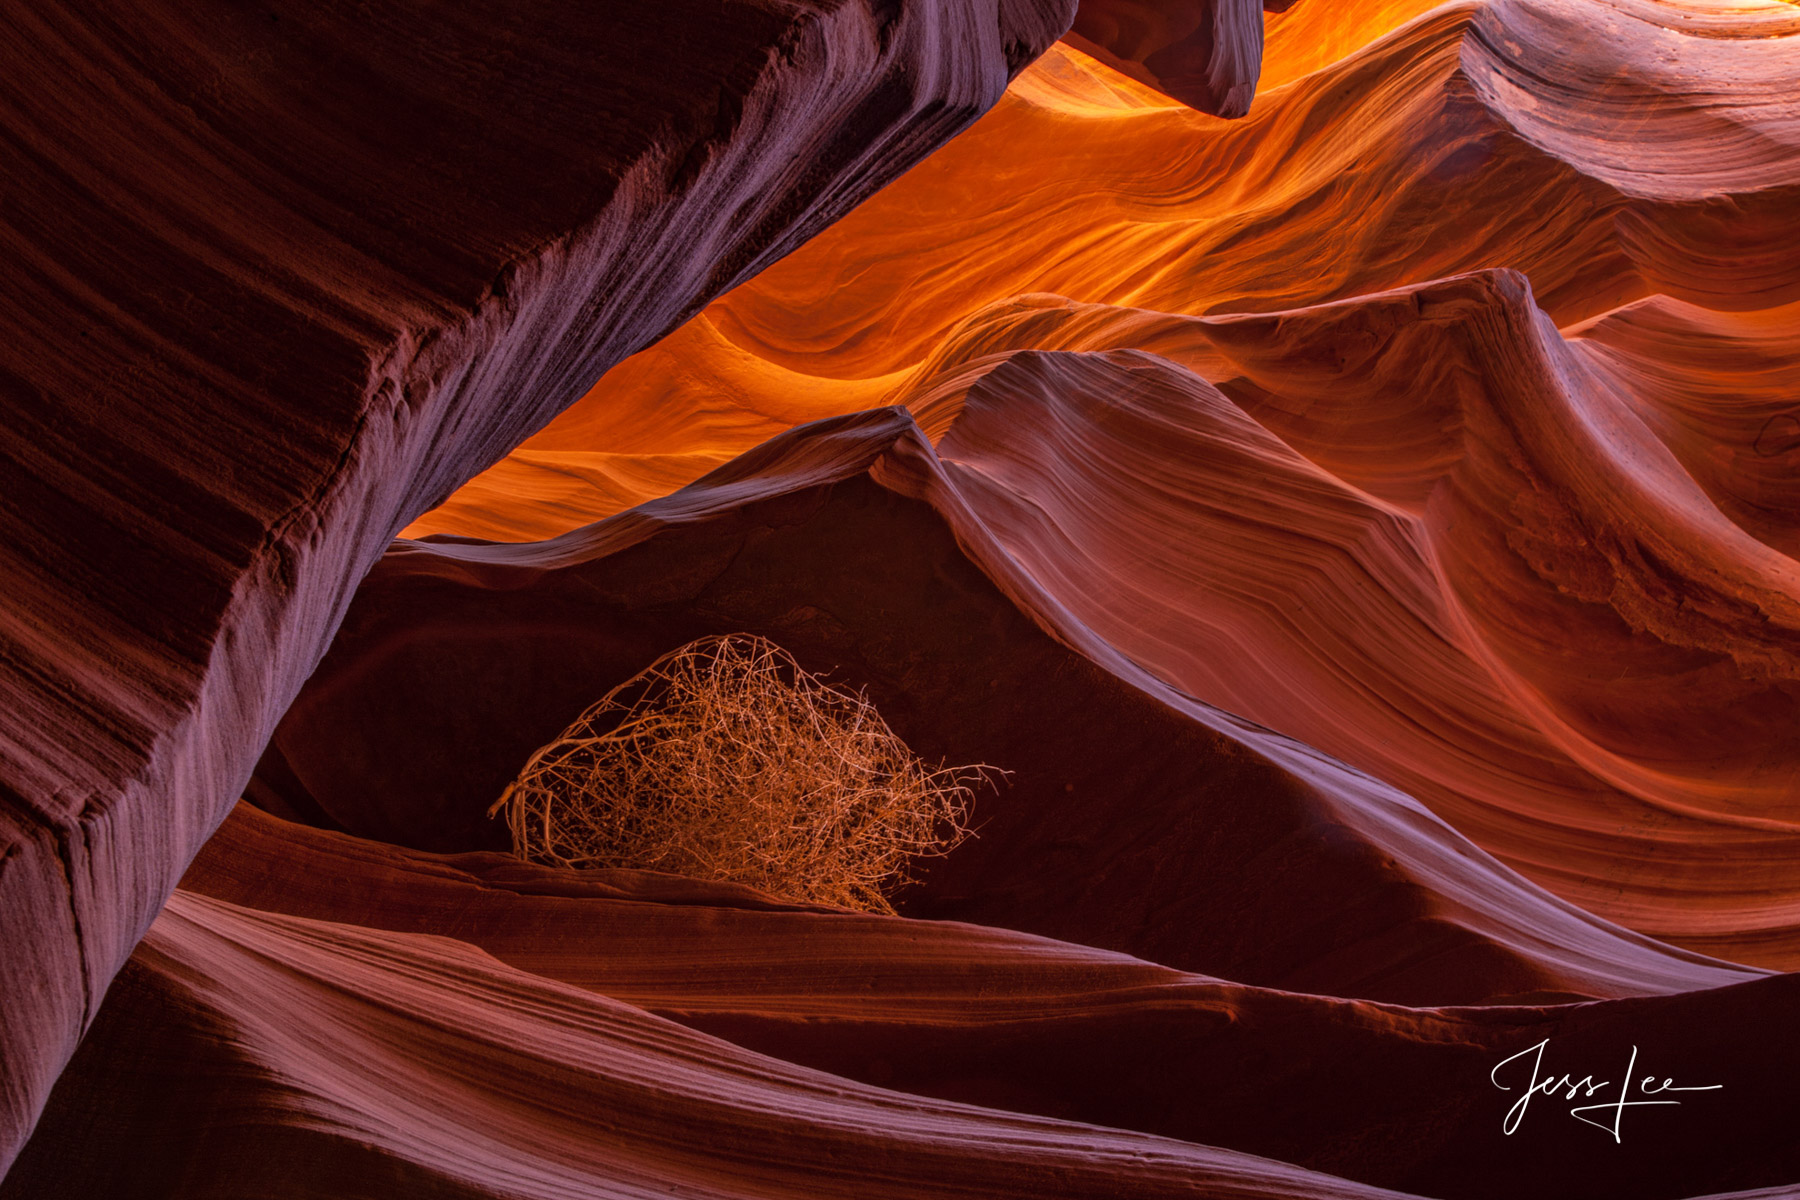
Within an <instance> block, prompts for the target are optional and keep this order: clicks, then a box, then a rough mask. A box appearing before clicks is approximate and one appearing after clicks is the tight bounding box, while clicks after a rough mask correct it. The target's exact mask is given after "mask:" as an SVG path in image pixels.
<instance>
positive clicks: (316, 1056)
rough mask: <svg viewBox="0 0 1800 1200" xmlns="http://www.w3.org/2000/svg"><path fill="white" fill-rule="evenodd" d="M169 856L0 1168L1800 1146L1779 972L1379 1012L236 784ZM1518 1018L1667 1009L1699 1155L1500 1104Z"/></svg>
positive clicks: (1780, 1156)
mask: <svg viewBox="0 0 1800 1200" xmlns="http://www.w3.org/2000/svg"><path fill="white" fill-rule="evenodd" d="M184 887H185V888H186V889H189V890H186V891H183V892H179V893H177V896H176V899H175V900H174V901H173V902H172V903H171V905H170V907H169V909H168V911H167V912H166V913H165V915H164V916H163V917H162V919H160V920H159V921H158V923H157V925H156V926H155V928H154V929H153V930H152V932H151V934H150V936H149V938H148V939H147V940H146V942H145V945H144V947H143V949H142V950H140V951H139V953H138V955H137V956H136V957H135V958H134V961H133V962H132V964H131V965H130V966H129V967H128V968H127V969H126V971H125V972H124V974H123V975H122V976H121V978H120V980H119V983H118V985H117V986H116V988H115V992H114V995H113V996H111V997H109V999H108V1003H107V1006H106V1008H105V1009H104V1011H103V1012H102V1015H101V1018H100V1021H99V1022H98V1024H97V1025H96V1027H95V1030H94V1033H93V1035H92V1036H91V1037H90V1039H89V1041H88V1042H87V1043H86V1044H84V1046H83V1047H82V1050H81V1052H80V1054H79V1055H78V1056H77V1058H76V1061H75V1063H74V1064H73V1065H72V1067H71V1069H70V1072H69V1074H68V1075H67V1076H66V1077H65V1079H64V1081H63V1083H62V1084H61V1085H59V1087H58V1090H57V1094H56V1097H55V1099H54V1100H53V1101H52V1104H51V1107H50V1109H49V1110H48V1112H47V1114H46V1117H45V1121H44V1124H43V1126H42V1127H41V1130H40V1132H39V1135H38V1137H37V1138H35V1139H34V1140H33V1142H32V1144H31V1146H30V1148H29V1149H28V1150H27V1152H26V1154H25V1156H24V1157H23V1158H21V1160H20V1163H19V1165H18V1167H17V1168H16V1171H15V1174H14V1176H13V1177H12V1178H11V1179H9V1181H8V1182H7V1184H6V1185H4V1186H0V1195H4V1196H7V1197H9V1200H10V1197H12V1196H22V1195H31V1194H33V1193H32V1191H31V1189H32V1188H33V1187H51V1188H55V1187H59V1186H60V1187H65V1188H68V1189H70V1190H68V1191H64V1192H60V1193H58V1194H66V1195H79V1196H86V1195H109V1194H118V1192H120V1191H121V1190H131V1189H134V1188H135V1189H140V1190H141V1191H142V1192H143V1193H145V1194H158V1195H160V1194H180V1195H182V1196H184V1197H212V1196H220V1197H224V1196H237V1195H245V1194H254V1195H258V1196H272V1197H283V1196H293V1195H313V1194H322V1193H326V1194H345V1193H348V1194H357V1195H361V1194H371V1193H370V1192H369V1190H368V1189H369V1186H370V1182H369V1181H371V1180H373V1179H383V1180H386V1181H388V1182H387V1184H386V1186H387V1187H389V1188H391V1189H396V1191H390V1192H389V1193H388V1194H396V1192H397V1193H398V1194H407V1195H448V1196H471V1197H473V1196H491V1195H527V1196H552V1195H563V1194H568V1190H574V1191H577V1192H579V1193H580V1194H588V1195H620V1194H628V1189H630V1188H632V1187H640V1188H641V1187H651V1186H664V1187H681V1186H686V1187H688V1188H694V1189H698V1190H701V1191H703V1192H704V1193H705V1194H708V1195H719V1196H750V1195H767V1194H770V1192H771V1191H774V1192H776V1193H778V1194H782V1193H790V1194H806V1195H819V1194H831V1193H832V1192H835V1191H839V1190H852V1189H853V1190H855V1191H857V1192H858V1193H861V1192H863V1191H865V1190H868V1191H871V1192H872V1193H873V1194H876V1195H892V1196H914V1195H920V1194H929V1193H932V1192H934V1191H938V1190H946V1189H950V1188H954V1189H956V1190H957V1191H958V1192H959V1193H960V1194H971V1195H982V1196H1016V1195H1019V1194H1020V1189H1024V1188H1030V1189H1033V1191H1034V1192H1035V1191H1042V1192H1044V1193H1045V1194H1047V1195H1052V1196H1117V1195H1131V1196H1136V1195H1159V1196H1160V1195H1171V1196H1180V1195H1195V1196H1206V1197H1214V1196H1268V1197H1311V1196H1350V1197H1357V1196H1376V1195H1381V1196H1393V1195H1395V1194H1396V1193H1395V1192H1390V1191H1379V1190H1377V1189H1379V1188H1382V1187H1387V1188H1395V1189H1400V1190H1402V1191H1405V1192H1408V1193H1416V1194H1420V1195H1429V1196H1439V1197H1451V1198H1455V1200H1463V1198H1470V1200H1474V1198H1487V1197H1493V1198H1495V1200H1499V1198H1502V1197H1512V1196H1516V1195H1519V1194H1520V1193H1521V1192H1523V1191H1533V1192H1542V1193H1543V1194H1546V1195H1562V1194H1579V1195H1584V1196H1594V1197H1612V1196H1617V1197H1629V1198H1631V1200H1655V1198H1657V1197H1675V1196H1682V1195H1689V1194H1693V1193H1695V1192H1697V1191H1699V1190H1701V1189H1703V1188H1709V1187H1715V1186H1717V1185H1720V1184H1729V1185H1731V1186H1757V1185H1760V1184H1766V1183H1768V1182H1769V1181H1771V1180H1780V1179H1785V1178H1793V1177H1794V1173H1795V1171H1796V1169H1797V1168H1800V1158H1797V1157H1796V1155H1797V1153H1800V1150H1797V1148H1796V1146H1795V1144H1794V1143H1793V1141H1792V1139H1791V1138H1789V1137H1787V1136H1786V1127H1785V1124H1784V1122H1785V1117H1786V1114H1785V1113H1784V1112H1782V1111H1781V1110H1771V1109H1769V1108H1768V1107H1767V1106H1764V1105H1761V1104H1760V1103H1759V1099H1758V1098H1759V1097H1761V1096H1765V1095H1771V1094H1774V1093H1775V1092H1776V1091H1777V1090H1778V1089H1779V1088H1780V1086H1781V1080H1782V1079H1783V1078H1784V1077H1785V1076H1786V1075H1788V1074H1790V1073H1791V1072H1792V1071H1794V1070H1795V1069H1796V1068H1800V1058H1797V1057H1796V1053H1795V1048H1794V1047H1793V1045H1792V1043H1791V1040H1790V1041H1789V1042H1787V1043H1782V1044H1780V1045H1777V1046H1773V1047H1771V1046H1766V1045H1762V1044H1760V1042H1759V1040H1758V1033H1759V1029H1760V1027H1759V1024H1758V1020H1759V1019H1760V1018H1761V1017H1762V1015H1763V1014H1766V1013H1768V1012H1770V1011H1772V1010H1774V1009H1776V1008H1778V1007H1780V1006H1784V1005H1791V1004H1792V1003H1793V1002H1794V997H1793V992H1794V985H1795V983H1796V980H1795V978H1794V977H1792V976H1780V977H1775V978H1770V979H1764V980H1758V981H1751V982H1745V983H1740V984H1738V985H1735V986H1732V987H1728V988H1724V989H1720V990H1715V991H1710V992H1698V993H1691V994H1681V995H1669V996H1658V997H1655V998H1652V999H1644V1000H1635V1001H1612V1002H1608V1003H1605V1004H1599V1005H1580V1006H1563V1007H1550V1008H1542V1007H1514V1008H1473V1009H1435V1010H1420V1009H1410V1008H1398V1007H1394V1006H1390V1005H1373V1004H1366V1003H1354V1002H1348V1001H1343V1000H1337V999H1331V998H1329V997H1324V996H1311V995H1300V994H1294V993H1289V992H1278V991H1268V990H1264V989H1259V988H1252V987H1244V986H1241V985H1237V984H1232V983H1225V982H1222V981H1219V980H1215V979H1210V978H1206V977H1202V976H1195V975H1186V974H1182V973H1179V972H1176V971H1171V970H1169V969H1167V968H1164V967H1159V966H1155V965H1153V964H1151V963H1148V962H1144V961H1141V960H1138V959H1133V958H1128V957H1125V956H1122V955H1117V954H1108V953H1104V952H1101V951H1097V950H1093V949H1090V948H1087V947H1084V946H1079V945H1072V944H1067V943H1059V942H1053V941H1047V940H1044V939H1041V938H1034V937H1029V936H1026V935H1022V934H1014V933H1006V932H1003V931H999V930H995V929H988V928H982V927H980V926H974V925H965V924H960V923H956V922H916V921H906V920H898V919H894V918H888V917H875V916H869V915H866V914H853V913H841V912H831V911H823V910H817V909H806V908H800V907H796V906H791V905H781V904H775V903H772V902H769V901H767V900H766V899H763V898H761V897H759V896H757V895H756V894H755V893H751V892H748V891H746V890H744V889H739V888H732V887H730V886H727V885H704V884H698V883H693V882H682V881H678V880H674V879H671V878H670V877H667V876H660V875H656V874H653V873H639V872H624V871H620V872H596V873H592V874H578V873H570V872H563V871H550V870H545V869H542V868H537V867H532V866H528V865H525V864H521V863H519V862H517V861H516V860H513V859H511V858H510V857H507V856H501V855H493V854H476V855H463V856H456V857H451V858H440V857H436V856H430V855H423V854H418V853H414V852H408V851H404V850H400V849H398V848H396V847H392V846H382V845H377V844H375V843H371V842H367V841H361V840H358V839H354V838H350V837H346V836H344V835H341V834H329V833H322V832H319V831H316V830H310V829H307V828H304V827H300V826H293V825H288V824H286V823H284V822H281V821H279V820H277V819H275V818H272V817H268V816H264V815H261V814H259V813H257V812H255V811H254V810H251V809H248V808H243V809H240V810H239V811H238V812H237V813H236V814H235V815H234V816H233V817H232V818H231V819H230V820H229V821H228V822H227V823H226V825H225V827H224V829H223V830H222V831H221V833H220V835H219V837H218V838H216V839H215V840H214V841H213V842H212V843H211V844H209V846H208V847H207V849H206V850H205V851H204V852H203V853H202V855H201V857H200V859H199V860H198V861H197V862H196V864H195V867H194V869H193V871H191V872H190V874H189V875H188V876H187V878H186V879H185V880H184ZM272 914H285V915H279V916H278V915H272ZM450 914H456V915H455V917H454V918H453V919H452V918H451V917H450ZM451 927H454V929H455V931H456V933H457V935H458V937H459V939H460V940H451V939H449V938H446V937H442V936H433V934H434V933H435V932H438V931H442V930H444V929H446V928H451ZM484 952H485V953H484ZM490 956H491V957H490ZM683 1026H685V1027H686V1028H682V1027H683ZM690 1031H692V1032H690ZM1543 1038H1549V1039H1551V1043H1552V1044H1553V1045H1554V1046H1556V1047H1557V1052H1558V1054H1561V1055H1564V1056H1567V1058H1568V1059H1569V1060H1570V1061H1574V1060H1578V1059H1581V1058H1589V1059H1602V1058H1603V1059H1604V1060H1606V1061H1610V1059H1611V1058H1612V1056H1613V1055H1614V1053H1615V1051H1623V1049H1624V1047H1626V1046H1628V1045H1629V1044H1630V1043H1631V1041H1632V1040H1633V1039H1642V1040H1654V1041H1655V1042H1656V1043H1657V1044H1658V1045H1660V1046H1666V1047H1668V1050H1667V1052H1666V1053H1664V1054H1663V1055H1661V1056H1659V1058H1658V1060H1657V1061H1656V1063H1655V1066H1656V1067H1657V1069H1658V1070H1661V1071H1665V1072H1667V1073H1670V1074H1673V1075H1677V1076H1680V1077H1683V1078H1686V1079H1690V1080H1695V1081H1697V1080H1699V1079H1701V1078H1703V1077H1704V1078H1705V1079H1707V1080H1709V1081H1720V1082H1723V1083H1724V1085H1725V1088H1726V1091H1725V1092H1724V1093H1722V1094H1721V1095H1720V1097H1718V1099H1719V1100H1720V1102H1719V1103H1718V1104H1716V1105H1713V1106H1712V1107H1709V1108H1706V1109H1704V1110H1703V1109H1700V1108H1698V1107H1696V1108H1695V1110H1694V1112H1693V1113H1692V1114H1689V1115H1690V1116H1691V1118H1692V1121H1691V1124H1690V1125H1689V1126H1688V1127H1687V1129H1688V1132H1689V1133H1690V1134H1691V1136H1693V1137H1696V1138H1703V1139H1706V1141H1707V1142H1708V1143H1709V1144H1710V1145H1711V1146H1713V1147H1715V1148H1716V1149H1715V1153H1714V1154H1712V1155H1696V1154H1694V1153H1693V1152H1692V1146H1691V1144H1689V1143H1687V1142H1686V1141H1685V1140H1682V1139H1673V1140H1663V1141H1662V1142H1660V1143H1656V1142H1654V1141H1652V1142H1650V1143H1648V1144H1646V1145H1645V1146H1644V1148H1643V1149H1642V1150H1641V1151H1640V1152H1638V1153H1636V1154H1634V1155H1633V1156H1631V1157H1629V1158H1627V1159H1626V1160H1625V1161H1624V1162H1623V1163H1621V1161H1620V1160H1619V1159H1618V1158H1616V1157H1607V1156H1605V1155H1596V1154H1595V1153H1594V1151H1595V1149H1596V1143H1594V1142H1591V1141H1589V1140H1588V1137H1587V1136H1586V1135H1593V1134H1595V1133H1596V1131H1595V1130H1593V1129H1590V1128H1588V1127H1586V1126H1582V1125H1579V1124H1576V1123H1574V1122H1568V1121H1566V1120H1565V1121H1563V1122H1562V1124H1561V1125H1559V1124H1558V1123H1557V1122H1556V1121H1555V1120H1552V1119H1549V1118H1552V1117H1553V1116H1555V1115H1556V1114H1552V1113H1550V1112H1532V1113H1530V1114H1529V1117H1530V1119H1531V1120H1532V1121H1533V1122H1538V1123H1534V1124H1532V1125H1531V1126H1530V1127H1529V1129H1528V1130H1526V1131H1523V1132H1526V1133H1528V1134H1529V1135H1532V1136H1525V1137H1520V1138H1518V1139H1514V1140H1509V1139H1507V1138H1506V1137H1504V1136H1502V1135H1501V1134H1500V1133H1499V1131H1498V1122H1499V1116H1498V1113H1497V1111H1493V1110H1492V1106H1489V1105H1486V1104H1483V1103H1481V1097H1480V1096H1479V1094H1478V1093H1476V1094H1472V1093H1471V1091H1470V1089H1469V1088H1468V1087H1467V1079H1468V1077H1470V1076H1475V1077H1480V1076H1482V1075H1485V1074H1486V1073H1487V1071H1488V1070H1489V1069H1490V1067H1491V1065H1492V1064H1493V1063H1494V1062H1496V1061H1498V1060H1499V1059H1500V1058H1503V1057H1504V1056H1505V1055H1507V1054H1509V1053H1511V1052H1513V1051H1514V1050H1516V1049H1518V1048H1521V1047H1524V1046H1529V1045H1531V1044H1533V1043H1534V1042H1536V1041H1538V1040H1540V1039H1543ZM1721 1072H1723V1073H1721ZM522 1083H523V1084H524V1085H525V1086H521V1084H522ZM221 1104H228V1105H231V1106H233V1107H234V1108H235V1109H236V1110H237V1111H239V1112H242V1113H244V1119H242V1120H239V1121H234V1122H231V1123H224V1122H220V1121H218V1120H217V1118H216V1117H211V1116H210V1115H209V1106H213V1105H221ZM1642 1115H1643V1114H1641V1112H1634V1113H1632V1114H1631V1116H1632V1117H1633V1118H1638V1117H1641V1116H1642ZM321 1117H324V1118H325V1119H323V1120H321V1119H320V1118H321ZM1563 1125H1566V1126H1567V1128H1563V1127H1562V1126H1563ZM1640 1128H1641V1127H1640ZM1634 1132H1635V1130H1634V1129H1633V1128H1632V1127H1627V1128H1626V1131H1625V1136H1626V1137H1631V1136H1632V1135H1633V1133H1634ZM1599 1136H1601V1137H1602V1138H1603V1137H1604V1135H1599ZM124 1145H129V1146H132V1147H136V1148H139V1149H138V1150H136V1151H135V1152H132V1153H125V1152H123V1151H122V1146H124ZM1602 1148H1606V1149H1610V1148H1611V1147H1606V1146H1602ZM1720 1161H1725V1162H1729V1163H1730V1166H1729V1167H1727V1168H1726V1169H1725V1170H1723V1171H1721V1170H1720V1169H1719V1167H1718V1165H1717V1164H1718V1163H1719V1162H1720ZM1289 1164H1299V1165H1298V1166H1294V1165H1289ZM1327 1171H1328V1172H1330V1173H1331V1175H1332V1176H1335V1178H1331V1177H1327V1176H1326V1175H1324V1174H1323V1172H1327ZM1352 1181H1354V1182H1352ZM1546 1181H1560V1182H1556V1183H1554V1184H1547V1183H1546Z"/></svg>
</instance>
